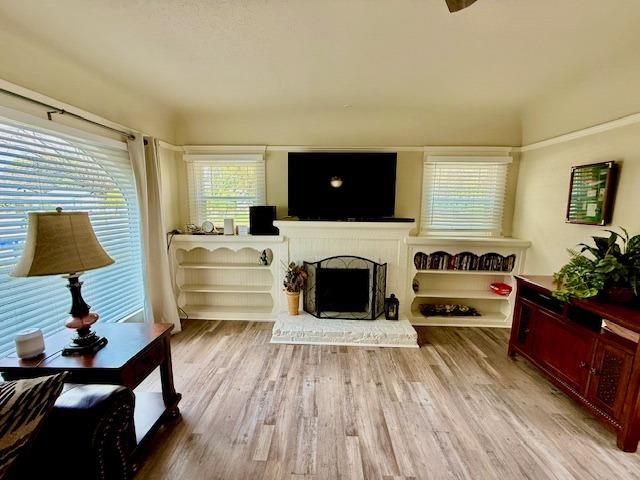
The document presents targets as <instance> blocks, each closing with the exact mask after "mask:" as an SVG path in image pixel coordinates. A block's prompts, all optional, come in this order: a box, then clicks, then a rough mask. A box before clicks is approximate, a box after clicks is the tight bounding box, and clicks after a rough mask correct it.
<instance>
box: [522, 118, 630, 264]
mask: <svg viewBox="0 0 640 480" xmlns="http://www.w3.org/2000/svg"><path fill="white" fill-rule="evenodd" d="M639 139H640V124H636V125H631V126H627V127H623V128H619V129H616V130H611V131H608V132H604V133H600V134H596V135H593V136H589V137H585V138H581V139H577V140H573V141H570V142H566V143H561V144H558V145H554V146H550V147H546V148H540V149H538V150H533V151H530V152H525V153H523V154H522V157H521V161H520V174H519V179H518V189H517V195H516V203H515V216H514V236H517V237H519V238H523V239H527V240H530V241H531V242H532V246H531V248H530V249H529V251H528V253H527V260H526V264H525V272H526V273H529V274H551V273H553V272H555V271H557V270H558V269H559V268H560V267H561V266H562V265H563V264H564V263H566V261H567V260H568V258H569V255H568V253H567V252H566V249H567V248H570V247H574V246H575V245H576V244H577V243H580V242H588V241H589V240H590V237H591V236H592V235H598V234H600V233H602V230H603V228H610V227H599V226H587V225H576V224H568V223H565V213H566V208H567V197H568V192H569V180H570V174H571V167H572V166H573V165H585V164H589V163H596V162H604V161H609V160H616V161H618V162H620V167H621V168H620V181H619V184H618V190H617V195H616V200H615V204H614V211H613V219H612V223H611V226H619V225H621V226H623V227H625V228H627V229H628V230H629V232H630V233H632V234H639V233H640V141H639Z"/></svg>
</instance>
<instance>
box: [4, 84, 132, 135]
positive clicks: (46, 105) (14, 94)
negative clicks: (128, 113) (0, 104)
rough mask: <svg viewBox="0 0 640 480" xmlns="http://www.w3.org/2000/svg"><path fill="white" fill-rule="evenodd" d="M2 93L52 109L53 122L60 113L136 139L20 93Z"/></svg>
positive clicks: (127, 133) (121, 131)
mask: <svg viewBox="0 0 640 480" xmlns="http://www.w3.org/2000/svg"><path fill="white" fill-rule="evenodd" d="M0 92H2V93H6V94H7V95H10V96H12V97H16V98H20V99H21V100H26V101H27V102H31V103H35V104H36V105H40V106H41V107H45V108H50V109H51V110H49V111H47V118H48V119H49V120H53V119H52V117H51V115H52V114H54V113H58V114H60V115H68V116H70V117H73V118H76V119H78V120H82V121H83V122H87V123H90V124H92V125H96V126H97V127H100V128H105V129H107V130H111V131H112V132H116V133H119V134H120V135H122V136H124V137H126V138H128V139H129V140H135V138H136V137H135V135H132V134H131V133H129V132H125V131H123V130H118V129H117V128H113V127H110V126H108V125H104V124H103V123H99V122H95V121H93V120H89V119H88V118H85V117H83V116H81V115H78V114H77V113H73V112H69V111H67V110H65V109H64V108H59V107H56V106H54V105H49V104H48V103H44V102H41V101H40V100H35V99H33V98H29V97H25V96H24V95H20V94H19V93H15V92H12V91H11V90H5V89H4V88H0Z"/></svg>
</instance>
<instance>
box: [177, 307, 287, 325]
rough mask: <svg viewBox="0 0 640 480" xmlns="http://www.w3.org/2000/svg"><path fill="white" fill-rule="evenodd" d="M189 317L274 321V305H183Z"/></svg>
mask: <svg viewBox="0 0 640 480" xmlns="http://www.w3.org/2000/svg"><path fill="white" fill-rule="evenodd" d="M182 309H183V310H184V311H185V312H186V314H187V315H188V316H189V318H194V319H200V320H251V321H274V320H275V318H276V316H277V315H276V314H275V313H274V312H273V307H271V306H267V307H256V306H239V305H183V306H182Z"/></svg>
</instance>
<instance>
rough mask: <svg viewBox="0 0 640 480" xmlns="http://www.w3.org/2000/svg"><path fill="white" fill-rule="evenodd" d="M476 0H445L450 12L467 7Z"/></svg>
mask: <svg viewBox="0 0 640 480" xmlns="http://www.w3.org/2000/svg"><path fill="white" fill-rule="evenodd" d="M475 1H476V0H445V2H447V7H449V11H450V12H451V13H453V12H457V11H459V10H462V9H463V8H467V7H469V6H471V5H473V4H474V3H475Z"/></svg>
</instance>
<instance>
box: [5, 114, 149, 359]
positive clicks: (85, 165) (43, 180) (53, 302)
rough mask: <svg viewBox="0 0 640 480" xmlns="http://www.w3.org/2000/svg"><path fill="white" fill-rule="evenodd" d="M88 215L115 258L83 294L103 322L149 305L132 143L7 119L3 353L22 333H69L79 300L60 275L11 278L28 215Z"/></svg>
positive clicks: (88, 278) (88, 277)
mask: <svg viewBox="0 0 640 480" xmlns="http://www.w3.org/2000/svg"><path fill="white" fill-rule="evenodd" d="M56 207H62V208H63V209H64V210H67V211H87V212H89V216H90V218H91V223H92V224H93V228H94V229H95V232H96V235H97V237H98V240H99V241H100V243H101V244H102V245H103V247H104V248H105V250H106V251H107V253H108V254H109V255H110V256H111V258H113V259H114V260H115V263H114V264H113V265H110V266H108V267H105V268H101V269H97V270H93V271H90V272H87V273H86V274H84V275H83V276H82V277H81V280H82V281H84V282H85V287H84V288H83V292H82V294H83V296H84V298H85V300H86V301H87V303H88V304H89V305H91V306H92V307H93V310H95V311H96V312H98V313H99V314H100V321H101V322H116V321H119V320H121V319H124V318H126V317H128V316H130V315H132V314H134V313H136V312H138V311H140V310H141V309H142V308H143V303H144V295H143V280H142V259H141V246H140V232H139V219H138V205H137V198H136V191H135V184H134V178H133V171H132V168H131V163H130V161H129V155H128V153H127V150H126V145H125V144H124V143H121V142H114V141H111V140H108V141H105V142H104V143H101V142H97V141H95V139H93V138H92V137H89V136H88V135H87V137H86V138H85V137H75V136H70V135H68V134H66V133H58V132H57V131H52V130H48V129H44V128H41V127H39V126H34V125H30V124H27V123H22V122H17V121H14V120H10V119H8V118H3V117H2V116H0V289H1V292H2V302H0V355H2V354H5V353H7V352H9V351H11V350H12V349H13V348H14V343H13V339H14V337H15V334H16V333H17V332H19V331H20V330H23V329H25V328H29V327H39V328H41V329H42V330H43V332H44V334H45V335H47V334H51V333H54V332H56V331H59V330H62V329H63V328H64V321H65V320H66V318H67V317H68V316H69V313H68V312H69V308H70V306H71V297H70V295H69V291H68V289H67V287H66V284H67V282H66V281H65V280H64V279H63V278H61V277H57V276H50V277H30V278H14V277H11V276H10V272H11V271H12V269H13V267H14V265H15V263H16V262H17V260H18V258H19V257H20V255H21V253H22V246H23V243H24V240H25V237H26V232H27V213H28V212H33V211H52V210H54V209H55V208H56Z"/></svg>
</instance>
